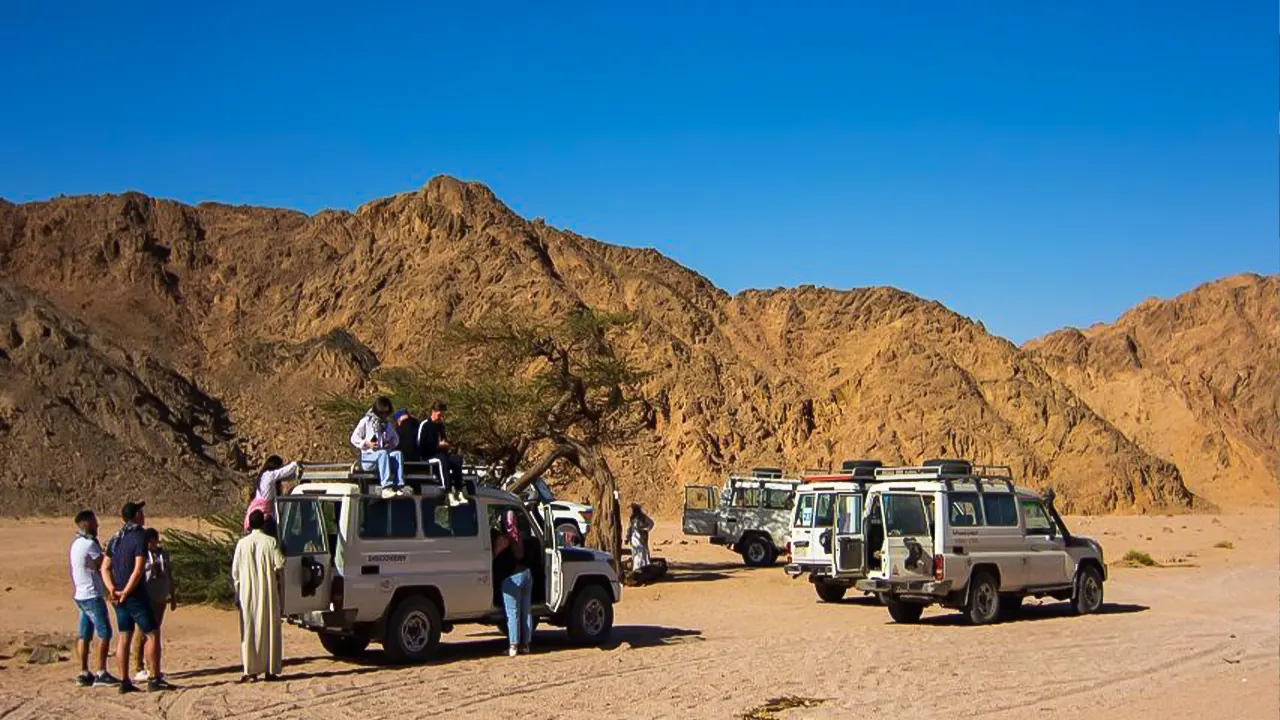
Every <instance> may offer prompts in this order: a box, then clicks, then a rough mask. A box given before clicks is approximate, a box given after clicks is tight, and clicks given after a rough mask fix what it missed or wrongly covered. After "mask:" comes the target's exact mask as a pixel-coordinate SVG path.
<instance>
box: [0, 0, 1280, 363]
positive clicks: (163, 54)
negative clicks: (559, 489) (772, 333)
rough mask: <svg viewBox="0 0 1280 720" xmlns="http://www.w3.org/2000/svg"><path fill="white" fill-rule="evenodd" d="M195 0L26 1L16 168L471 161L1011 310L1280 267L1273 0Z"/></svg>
mask: <svg viewBox="0 0 1280 720" xmlns="http://www.w3.org/2000/svg"><path fill="white" fill-rule="evenodd" d="M191 5H192V6H193V7H185V6H182V5H179V4H168V5H163V4H162V5H156V4H148V5H147V6H145V7H144V4H142V3H106V4H104V3H92V4H83V5H79V6H77V4H76V3H48V2H28V1H25V0H15V2H13V3H11V4H10V6H9V7H7V8H6V22H5V23H4V24H3V25H0V70H3V72H4V77H5V92H4V98H5V106H6V109H5V111H4V112H0V197H4V198H7V199H9V200H13V201H22V200H31V199H39V198H46V197H49V196H52V195H56V194H59V193H67V194H79V193H99V192H119V191H123V190H129V189H133V190H140V191H143V192H146V193H149V194H153V195H157V196H162V197H171V198H176V199H180V200H184V201H191V202H196V201H201V200H220V201H226V202H233V203H251V204H264V205H273V206H285V207H293V208H298V209H302V210H305V211H308V212H311V211H315V210H318V209H321V208H326V207H338V208H354V207H355V206H357V205H359V204H360V203H362V202H365V201H367V200H370V199H373V198H375V197H380V196H383V195H387V194H391V193H395V192H400V191H404V190H409V189H413V188H415V187H417V186H419V185H421V184H423V183H424V182H426V181H427V180H428V179H429V178H430V177H431V176H433V175H436V174H440V173H448V174H451V175H455V176H458V177H461V178H464V179H469V180H479V181H481V182H484V183H486V184H488V185H489V186H490V187H492V188H493V189H494V191H495V192H497V193H498V195H499V196H500V197H501V198H503V199H504V200H505V201H506V202H507V203H508V204H509V205H511V206H512V207H513V208H514V209H515V210H516V211H518V212H520V213H521V214H523V215H526V216H529V217H533V216H542V217H545V218H546V219H547V220H548V221H549V222H551V223H553V224H555V225H559V226H562V227H567V228H570V229H573V230H575V231H577V232H579V233H582V234H585V235H590V236H592V237H596V238H599V239H602V240H606V241H609V242H614V243H620V244H625V245H636V246H651V247H656V248H658V249H659V250H661V251H662V252H664V253H666V254H668V255H670V256H672V257H674V258H675V259H677V260H679V261H680V262H682V263H684V264H686V265H688V266H690V267H692V268H694V269H695V270H697V271H699V272H701V273H703V274H704V275H706V276H707V277H709V278H710V279H711V280H712V281H713V282H715V283H716V284H717V285H719V286H721V287H723V288H725V289H727V290H730V291H737V290H740V289H743V288H748V287H777V286H792V285H796V284H801V283H812V284H818V285H826V286H831V287H839V288H848V287H860V286H866V285H893V286H896V287H900V288H902V289H905V290H908V291H911V292H915V293H917V294H920V295H923V296H925V297H928V298H933V299H937V300H941V301H942V302H944V303H946V304H947V305H948V306H950V307H952V308H953V309H955V310H957V311H959V312H962V313H964V314H966V315H969V316H971V317H974V318H976V319H979V320H981V321H983V322H984V323H985V324H986V326H987V327H988V329H990V330H991V331H993V332H996V333H999V334H1002V335H1004V336H1006V337H1009V338H1011V339H1013V340H1015V341H1022V340H1025V339H1028V338H1030V337H1033V336H1036V335H1039V334H1041V333H1044V332H1047V331H1050V330H1053V329H1055V328H1058V327H1060V326H1063V325H1088V324H1091V323H1093V322H1097V321H1109V320H1112V319H1114V318H1115V317H1116V316H1117V315H1118V314H1119V313H1121V312H1122V311H1123V310H1125V309H1127V308H1128V307H1129V306H1131V305H1133V304H1135V303H1137V302H1139V301H1141V300H1142V299H1143V298H1145V297H1148V296H1151V295H1158V296H1169V295H1173V294H1177V293H1179V292H1182V291H1185V290H1188V289H1190V288H1192V287H1193V286H1195V285H1197V284H1199V283H1201V282H1204V281H1207V280H1210V279H1213V278H1216V277H1220V276H1222V275H1227V274H1232V273H1237V272H1243V271H1255V272H1266V273H1273V272H1277V271H1278V270H1280V245H1278V241H1277V222H1278V220H1277V218H1278V216H1280V200H1278V197H1280V183H1278V181H1277V174H1278V168H1277V163H1278V160H1280V146H1278V135H1277V125H1276V123H1277V110H1278V108H1280V98H1278V97H1277V94H1278V87H1280V77H1278V72H1280V71H1278V70H1277V65H1278V62H1280V59H1278V58H1277V44H1278V41H1277V38H1278V33H1277V27H1278V22H1277V8H1276V6H1274V5H1270V4H1267V3H1211V2H1178V1H1176V0H1172V1H1164V2H1154V1H1150V2H1147V1H1132V2H1124V3H1104V2H1070V3H1067V2H1054V3H1049V2H1038V3H1027V2H1000V3H995V2H981V1H971V2H963V3H956V2H946V3H941V2H939V3H927V2H921V3H884V2H875V3H871V2H867V3H830V4H822V3H807V4H800V3H794V4H788V3H777V2H768V3H766V2H722V3H716V2H697V3H669V4H667V3H657V2H651V3H643V4H631V5H629V6H623V4H620V3H588V2H580V3H565V4H559V5H557V6H556V7H555V8H554V9H551V8H547V7H542V4H540V3H510V4H504V3H449V4H447V5H446V4H441V5H439V6H434V7H433V6H430V5H429V4H427V3H412V4H404V5H399V6H397V5H393V4H368V5H366V6H364V7H359V8H357V6H355V5H351V4H349V3H341V4H327V3H320V2H313V3H292V2H278V3H254V4H241V3H234V2H228V3H217V4H210V5H217V7H208V8H205V7H194V6H196V5H202V4H198V3H192V4H191ZM787 5H796V6H801V7H786V6H787ZM908 5H910V7H907V6H908Z"/></svg>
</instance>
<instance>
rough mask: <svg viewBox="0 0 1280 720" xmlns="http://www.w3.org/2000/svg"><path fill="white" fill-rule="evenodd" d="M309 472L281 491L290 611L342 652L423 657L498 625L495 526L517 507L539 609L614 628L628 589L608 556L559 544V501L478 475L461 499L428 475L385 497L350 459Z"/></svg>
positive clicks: (285, 601)
mask: <svg viewBox="0 0 1280 720" xmlns="http://www.w3.org/2000/svg"><path fill="white" fill-rule="evenodd" d="M304 472H305V474H304V477H303V482H302V483H301V484H299V485H298V486H297V487H295V488H293V490H292V491H291V492H290V494H288V495H285V496H281V497H280V498H279V499H278V500H277V509H276V511H277V517H278V518H279V521H278V525H279V530H278V535H279V539H280V543H281V548H282V549H283V550H284V554H285V569H284V576H283V582H282V588H281V596H282V597H281V600H282V605H283V614H284V615H285V617H286V619H287V620H288V621H289V622H291V623H293V624H296V625H299V626H301V627H303V628H306V629H308V630H312V631H314V632H315V633H317V634H318V635H319V637H320V642H321V644H322V645H324V647H325V649H327V650H328V651H329V652H331V653H333V654H334V655H336V656H339V657H351V656H355V655H358V654H360V653H362V652H363V651H364V649H365V648H366V647H368V645H369V643H370V642H378V643H381V644H382V646H383V648H384V650H385V651H386V653H387V655H388V656H389V657H390V658H391V660H392V661H394V662H419V661H423V660H426V659H428V658H430V657H431V655H432V653H433V652H434V651H435V649H436V647H437V645H438V644H439V641H440V635H441V634H442V633H445V632H449V631H450V630H452V629H453V626H454V625H456V624H459V623H480V624H486V625H491V626H492V625H501V624H502V623H503V618H504V612H503V609H502V604H501V600H500V596H499V592H498V589H497V588H496V587H495V584H494V578H493V553H492V544H491V539H490V528H492V527H494V526H495V525H496V524H497V523H498V521H499V519H500V518H501V517H503V516H504V514H505V513H506V512H508V511H512V512H514V513H515V514H516V519H517V524H518V525H519V527H520V530H521V531H522V533H523V534H525V535H526V537H529V538H531V541H530V544H531V545H532V547H527V548H526V552H527V553H530V554H527V555H526V558H527V559H528V560H530V562H529V565H530V566H531V570H532V571H533V576H534V582H533V613H534V616H535V618H542V619H545V620H546V621H547V622H549V623H550V624H551V625H555V626H561V627H565V628H567V629H568V633H569V637H570V638H571V639H572V640H573V641H574V642H577V643H580V644H584V645H590V644H599V643H603V642H604V641H606V640H607V638H608V637H609V634H610V631H611V630H612V627H613V605H614V603H616V602H619V601H620V600H621V599H622V585H621V584H620V583H619V582H618V577H617V574H616V573H615V572H614V569H613V566H612V563H611V559H610V557H609V556H608V555H607V554H605V553H602V552H599V551H595V550H589V549H584V548H572V547H561V545H560V540H559V534H558V533H556V532H554V531H553V529H552V528H553V524H552V519H551V508H550V506H548V505H545V504H543V505H541V506H540V508H538V509H540V512H539V513H530V512H528V511H527V509H526V504H525V503H524V502H523V501H522V500H521V499H520V498H519V497H516V496H515V495H512V494H511V493H508V492H505V491H503V490H499V489H496V488H492V487H487V486H484V485H476V484H474V483H468V484H469V485H472V487H471V488H470V490H469V491H470V493H471V494H470V496H469V498H468V500H469V501H468V502H467V503H466V504H465V505H460V506H457V507H451V506H450V505H449V503H448V501H447V499H446V497H445V494H444V492H443V490H442V488H440V487H439V486H438V485H431V484H424V486H423V490H422V495H421V496H402V497H393V498H388V499H383V498H381V497H380V496H378V495H376V494H375V493H373V492H370V491H369V490H368V489H369V488H375V486H376V482H374V481H373V479H372V477H371V476H370V475H371V474H370V473H365V472H361V471H352V470H351V469H350V468H348V467H347V466H344V465H329V466H315V465H308V466H306V467H305V471H304ZM427 482H438V480H437V481H431V480H428V481H427ZM538 559H540V560H541V562H539V561H538Z"/></svg>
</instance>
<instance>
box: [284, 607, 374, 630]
mask: <svg viewBox="0 0 1280 720" xmlns="http://www.w3.org/2000/svg"><path fill="white" fill-rule="evenodd" d="M356 615H357V611H356V610H355V609H354V608H352V609H349V610H334V611H330V612H309V613H305V614H303V615H290V616H289V617H288V618H286V619H287V621H288V623H289V624H290V625H297V626H298V627H304V628H307V629H309V630H349V629H351V628H352V627H353V626H355V624H356Z"/></svg>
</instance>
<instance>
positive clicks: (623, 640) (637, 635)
mask: <svg viewBox="0 0 1280 720" xmlns="http://www.w3.org/2000/svg"><path fill="white" fill-rule="evenodd" d="M472 627H473V631H472V632H467V631H466V629H464V630H462V631H455V632H454V633H452V634H451V635H448V636H445V638H444V639H443V640H442V641H441V643H440V648H439V650H438V651H437V653H436V657H435V658H434V659H432V660H431V661H430V662H429V663H423V665H436V664H444V663H451V662H459V661H465V660H481V659H484V658H492V657H503V656H505V655H506V653H507V640H506V638H505V637H504V636H502V635H501V634H499V633H498V632H497V631H496V630H486V629H484V628H483V627H482V626H472ZM450 637H452V638H455V640H453V641H450V640H449V638H450ZM702 639H703V638H702V633H701V632H699V631H697V630H686V629H682V628H669V627H661V626H656V625H619V626H616V627H614V629H613V632H612V634H611V635H610V636H609V641H608V642H607V643H605V644H603V645H599V646H597V649H599V650H616V649H617V648H620V647H622V646H624V645H625V646H628V647H631V648H633V649H641V648H652V647H663V646H667V645H677V644H681V643H686V642H701V641H702ZM579 649H583V648H582V647H581V646H579V645H574V644H573V643H571V642H570V641H569V638H568V635H567V634H566V633H565V632H564V631H562V630H560V629H559V628H549V629H546V630H537V631H535V632H534V639H533V654H534V656H537V655H540V654H545V653H554V652H563V651H568V650H579ZM320 661H329V662H330V663H332V665H331V666H330V667H328V668H327V669H317V670H304V671H301V672H289V668H290V667H297V666H299V665H306V664H309V663H312V662H320ZM284 667H285V672H284V675H282V676H281V680H282V681H283V682H293V681H297V680H315V679H326V678H335V677H347V676H352V675H363V674H366V673H373V672H378V671H380V670H389V669H397V668H405V667H418V666H415V665H402V664H397V663H393V662H391V660H390V659H389V658H387V655H386V653H384V652H383V651H382V650H381V649H380V648H377V647H376V646H375V647H374V648H373V649H370V650H368V651H367V652H365V653H363V654H362V655H361V656H360V657H358V658H353V659H343V658H335V657H331V656H329V655H311V656H307V657H296V658H286V659H285V661H284ZM240 672H241V667H240V665H223V666H220V667H212V668H203V669H200V670H188V671H184V672H177V673H172V674H170V675H168V678H169V679H170V680H172V681H173V682H174V683H175V684H177V685H178V686H179V688H180V689H182V690H195V689H199V688H207V687H216V686H221V685H230V684H234V683H235V682H236V681H237V680H238V679H239V677H240ZM217 676H226V679H224V680H220V681H217V682H208V683H198V684H194V685H191V684H187V683H188V681H191V680H197V679H201V678H213V677H217Z"/></svg>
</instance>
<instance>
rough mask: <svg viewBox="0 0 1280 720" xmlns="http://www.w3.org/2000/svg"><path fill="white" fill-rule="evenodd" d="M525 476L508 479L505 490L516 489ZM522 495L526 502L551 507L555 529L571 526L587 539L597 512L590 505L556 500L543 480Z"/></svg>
mask: <svg viewBox="0 0 1280 720" xmlns="http://www.w3.org/2000/svg"><path fill="white" fill-rule="evenodd" d="M523 476H524V473H516V474H515V475H512V476H511V477H509V478H507V480H506V481H504V482H503V483H502V487H503V489H510V488H512V487H514V486H515V485H516V483H517V482H519V481H520V479H521V478H522V477H523ZM521 494H522V495H523V496H524V500H525V502H530V503H544V504H547V505H550V506H551V517H552V520H553V522H554V527H556V528H561V527H564V526H565V525H568V526H571V527H572V528H573V529H575V530H577V531H578V534H580V535H582V536H583V537H586V535H587V531H588V530H590V529H591V519H592V517H593V516H594V515H595V510H594V509H593V508H592V507H591V506H590V505H583V504H582V503H576V502H569V501H568V500H558V499H556V496H555V495H554V494H552V492H551V488H550V487H549V486H548V485H547V482H546V481H545V480H543V479H542V478H538V479H536V480H534V481H533V482H532V483H530V484H529V487H527V488H525V490H524V492H523V493H521Z"/></svg>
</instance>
